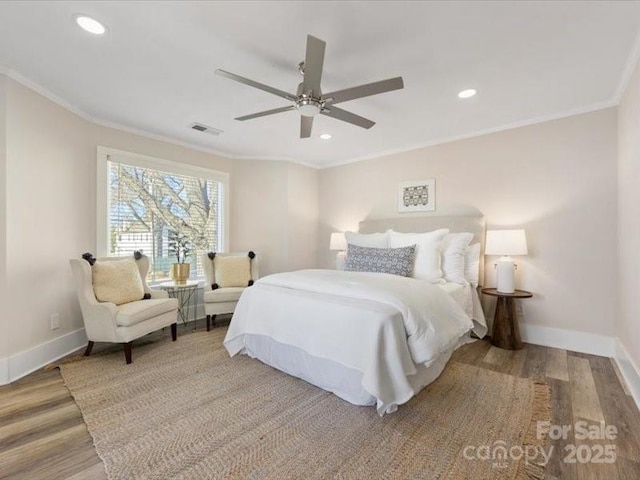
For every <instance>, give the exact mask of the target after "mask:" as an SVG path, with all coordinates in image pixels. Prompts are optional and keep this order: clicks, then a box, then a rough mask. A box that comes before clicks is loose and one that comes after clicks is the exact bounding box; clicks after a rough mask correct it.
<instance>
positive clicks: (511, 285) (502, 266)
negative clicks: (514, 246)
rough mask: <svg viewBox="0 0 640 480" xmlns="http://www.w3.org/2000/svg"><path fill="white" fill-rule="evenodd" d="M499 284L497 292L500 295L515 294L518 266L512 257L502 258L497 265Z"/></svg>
mask: <svg viewBox="0 0 640 480" xmlns="http://www.w3.org/2000/svg"><path fill="white" fill-rule="evenodd" d="M496 267H497V270H498V282H497V286H496V290H498V292H500V293H514V292H515V291H516V266H515V264H514V263H513V260H512V259H511V258H510V257H502V258H501V259H500V260H499V261H498V263H497V264H496Z"/></svg>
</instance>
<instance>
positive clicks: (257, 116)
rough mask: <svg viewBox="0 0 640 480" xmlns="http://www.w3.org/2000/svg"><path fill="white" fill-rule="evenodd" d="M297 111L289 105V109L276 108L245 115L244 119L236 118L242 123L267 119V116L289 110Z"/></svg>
mask: <svg viewBox="0 0 640 480" xmlns="http://www.w3.org/2000/svg"><path fill="white" fill-rule="evenodd" d="M295 109H296V106H295V105H289V106H288V107H282V108H274V109H273V110H265V111H264V112H258V113H252V114H251V115H245V116H243V117H238V118H236V120H240V121H241V122H244V121H245V120H251V119H253V118H260V117H266V116H267V115H273V114H274V113H282V112H288V111H289V110H295Z"/></svg>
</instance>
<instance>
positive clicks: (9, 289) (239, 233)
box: [0, 75, 317, 381]
mask: <svg viewBox="0 0 640 480" xmlns="http://www.w3.org/2000/svg"><path fill="white" fill-rule="evenodd" d="M5 86H6V103H7V105H6V109H5V108H4V105H3V102H4V99H5V95H4V94H3V93H4V89H5ZM5 110H6V119H7V121H6V124H7V125H6V148H7V156H6V159H7V161H6V164H7V171H6V175H5V174H4V171H3V169H4V165H5V162H4V158H5V157H4V155H3V146H4V143H5V142H4V136H3V132H4V131H5V129H4V128H3V121H4V118H5V115H4V112H5ZM98 145H103V146H107V147H113V148H116V149H121V150H126V151H132V152H137V153H141V154H144V155H150V156H155V157H159V158H163V159H167V160H173V161H177V162H183V163H189V164H192V165H197V166H201V167H209V168H213V169H215V170H219V171H224V172H228V173H230V175H231V185H230V187H231V215H230V219H229V223H230V229H231V230H230V232H231V238H230V242H231V245H230V248H232V249H245V248H246V249H248V248H252V249H255V250H259V251H261V252H262V260H263V262H264V264H265V267H266V271H267V272H275V271H281V270H287V269H289V268H290V265H296V266H302V265H305V266H313V265H309V259H310V258H311V259H313V264H315V240H316V238H317V235H316V234H315V233H314V234H313V235H312V237H313V238H312V241H311V242H310V243H309V244H307V245H306V246H305V248H301V249H299V250H296V251H293V253H292V252H291V251H289V250H288V249H287V242H288V239H289V237H290V230H289V228H290V225H292V224H294V223H295V222H294V221H293V220H292V221H289V215H290V214H291V216H292V218H293V217H295V220H296V222H297V220H298V216H297V206H296V205H289V201H290V200H291V201H294V200H295V198H297V197H298V196H297V195H292V194H291V192H292V191H295V189H297V188H298V187H297V186H296V187H295V188H294V189H290V188H289V185H288V182H289V181H290V175H291V174H290V169H292V171H295V172H296V175H295V176H291V181H297V179H298V178H300V179H303V180H305V181H306V182H307V183H308V184H309V189H310V191H313V189H314V188H315V189H316V190H315V191H316V192H317V173H316V171H315V170H313V169H309V168H306V167H299V166H298V165H293V166H291V165H292V164H291V163H290V162H272V161H253V162H236V161H234V160H230V159H227V158H221V157H218V156H215V155H211V154H209V153H205V152H201V151H195V150H191V149H188V148H184V147H181V146H176V145H173V144H169V143H166V142H162V141H157V140H154V139H150V138H147V137H142V136H139V135H135V134H131V133H127V132H123V131H120V130H116V129H112V128H107V127H103V126H99V125H96V124H93V123H91V122H89V121H87V120H85V119H83V118H81V117H79V116H77V115H75V114H74V113H71V112H70V111H68V110H66V109H65V108H63V107H61V106H59V105H58V104H56V103H53V102H52V101H50V100H48V99H46V98H44V97H42V96H41V95H39V94H37V93H35V92H34V91H32V90H30V89H29V88H27V87H25V86H23V85H22V84H20V83H18V82H16V81H14V80H12V79H10V78H7V77H5V76H2V75H0V174H2V175H1V177H0V220H3V221H2V223H1V224H0V234H2V235H0V282H5V281H6V279H7V278H8V279H10V282H9V283H8V285H7V286H6V288H2V287H3V286H2V284H0V295H5V294H6V295H7V297H8V298H10V299H11V302H8V301H3V302H2V305H5V306H7V309H5V311H4V312H3V315H2V316H0V318H1V319H2V320H0V322H1V324H0V328H1V327H4V328H3V332H6V334H3V335H2V336H1V338H2V340H0V369H1V368H2V367H1V365H2V362H3V361H4V359H5V357H7V356H12V357H11V358H13V357H14V356H16V354H20V355H18V356H19V357H20V362H17V361H16V362H15V363H16V365H17V364H18V363H21V364H23V363H28V357H29V355H30V354H29V353H25V354H21V352H24V351H26V350H28V349H31V348H34V347H36V348H38V347H39V346H41V345H42V344H43V343H44V342H49V341H57V340H59V339H60V338H62V337H63V336H65V335H67V334H69V333H70V332H73V331H75V330H77V329H79V328H82V320H81V316H80V311H79V307H78V305H77V300H76V298H75V291H74V288H73V285H72V278H71V271H70V269H69V265H68V259H69V258H72V257H77V256H78V255H80V254H81V253H83V252H86V251H90V252H95V249H96V215H95V212H96V193H95V192H96V154H97V146H98ZM5 186H6V192H5V191H4V188H5ZM5 205H6V214H7V218H6V222H5V221H4V217H3V213H4V212H5V208H4V206H5ZM309 221H310V222H311V223H315V224H316V225H317V215H316V216H315V218H314V217H313V214H312V217H311V218H310V220H309ZM5 230H6V231H5ZM5 241H6V248H4V247H5V245H4V243H5ZM308 252H311V253H308ZM5 259H6V272H5V265H4V262H5ZM52 313H59V314H60V316H61V326H60V328H59V329H57V330H51V329H50V320H49V317H50V315H51V314H52ZM65 338H66V337H65ZM69 338H71V337H69ZM73 338H77V337H73ZM47 351H53V350H52V349H49V350H47ZM25 359H26V360H25ZM45 360H46V359H45ZM16 368H17V367H16ZM14 373H15V372H14ZM14 373H12V374H11V375H12V376H15V375H14ZM1 375H2V373H1V372H0V381H1V380H2V376H1Z"/></svg>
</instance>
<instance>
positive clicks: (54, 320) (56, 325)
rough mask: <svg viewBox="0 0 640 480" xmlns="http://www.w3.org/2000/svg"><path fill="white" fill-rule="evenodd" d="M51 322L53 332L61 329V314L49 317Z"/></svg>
mask: <svg viewBox="0 0 640 480" xmlns="http://www.w3.org/2000/svg"><path fill="white" fill-rule="evenodd" d="M49 319H50V320H51V330H55V329H56V328H60V314H59V313H54V314H53V315H51V317H49Z"/></svg>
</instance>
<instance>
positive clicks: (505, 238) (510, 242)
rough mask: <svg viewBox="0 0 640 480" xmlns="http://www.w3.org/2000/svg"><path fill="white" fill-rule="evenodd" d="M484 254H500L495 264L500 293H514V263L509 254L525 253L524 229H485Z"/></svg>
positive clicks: (497, 287)
mask: <svg viewBox="0 0 640 480" xmlns="http://www.w3.org/2000/svg"><path fill="white" fill-rule="evenodd" d="M484 254H485V255H500V256H501V257H500V260H498V263H497V264H496V268H497V270H498V272H497V274H498V282H497V286H496V289H497V290H498V291H499V292H500V293H514V292H515V290H516V272H515V270H516V265H515V263H514V262H513V259H512V258H511V255H526V254H527V237H526V236H525V233H524V230H487V242H486V245H485V249H484Z"/></svg>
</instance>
